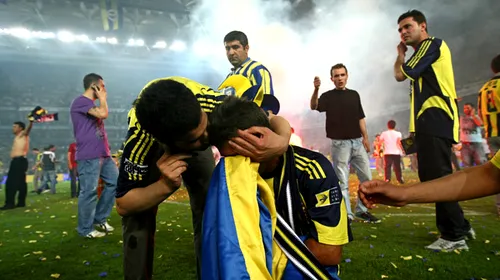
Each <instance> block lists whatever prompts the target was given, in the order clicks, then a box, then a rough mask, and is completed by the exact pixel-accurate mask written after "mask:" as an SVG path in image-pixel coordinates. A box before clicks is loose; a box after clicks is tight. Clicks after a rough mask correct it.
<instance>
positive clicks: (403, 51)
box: [397, 42, 408, 56]
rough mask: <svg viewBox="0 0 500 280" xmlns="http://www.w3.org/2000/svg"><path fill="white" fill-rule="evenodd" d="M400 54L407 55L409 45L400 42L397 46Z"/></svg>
mask: <svg viewBox="0 0 500 280" xmlns="http://www.w3.org/2000/svg"><path fill="white" fill-rule="evenodd" d="M397 50H398V54H399V55H403V56H404V55H406V51H407V50H408V47H407V46H406V44H405V43H404V42H400V43H399V45H398V46H397Z"/></svg>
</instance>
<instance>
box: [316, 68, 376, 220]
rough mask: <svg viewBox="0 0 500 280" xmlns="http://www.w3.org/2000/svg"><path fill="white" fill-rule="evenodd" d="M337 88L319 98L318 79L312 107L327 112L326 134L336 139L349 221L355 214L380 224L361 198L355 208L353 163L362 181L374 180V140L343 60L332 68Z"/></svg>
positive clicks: (334, 157)
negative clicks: (371, 156) (351, 177)
mask: <svg viewBox="0 0 500 280" xmlns="http://www.w3.org/2000/svg"><path fill="white" fill-rule="evenodd" d="M330 74H331V80H332V81H333V83H334V84H335V88H334V89H332V90H329V91H327V92H325V93H323V94H322V95H321V97H320V98H319V99H318V92H319V87H320V85H321V81H320V79H319V77H315V78H314V92H313V95H312V97H311V110H317V111H319V112H326V136H327V137H328V138H330V139H332V161H333V167H334V168H335V173H337V177H339V180H340V187H341V189H342V195H343V196H344V200H345V202H346V207H347V213H348V216H349V220H350V221H352V220H353V219H354V217H356V218H358V219H361V220H363V221H366V222H371V223H380V219H378V218H376V217H375V216H373V215H372V214H371V213H370V212H368V209H367V208H366V206H365V205H363V203H362V201H361V200H359V199H358V202H357V205H356V212H355V213H353V212H352V210H351V201H350V198H349V164H352V166H353V167H354V168H355V169H356V173H357V175H358V178H359V181H360V182H365V181H368V180H371V179H372V174H371V171H370V162H369V159H368V152H370V142H369V141H368V133H367V131H366V122H365V113H364V111H363V106H361V100H360V98H359V94H358V92H357V91H355V90H352V89H348V88H346V84H347V78H348V73H347V68H346V67H345V66H344V65H343V64H341V63H339V64H336V65H334V66H332V68H331V70H330Z"/></svg>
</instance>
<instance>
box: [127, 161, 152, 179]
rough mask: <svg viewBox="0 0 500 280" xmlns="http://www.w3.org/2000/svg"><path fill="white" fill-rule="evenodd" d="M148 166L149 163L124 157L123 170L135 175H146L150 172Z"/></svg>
mask: <svg viewBox="0 0 500 280" xmlns="http://www.w3.org/2000/svg"><path fill="white" fill-rule="evenodd" d="M148 167H149V166H147V165H140V164H135V163H133V162H132V161H130V160H129V159H127V158H126V159H124V161H123V170H125V172H127V173H129V174H133V175H144V174H146V173H147V172H148Z"/></svg>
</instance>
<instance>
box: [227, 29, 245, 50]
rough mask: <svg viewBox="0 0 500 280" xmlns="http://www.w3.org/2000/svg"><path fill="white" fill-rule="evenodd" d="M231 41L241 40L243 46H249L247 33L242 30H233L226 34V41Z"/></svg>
mask: <svg viewBox="0 0 500 280" xmlns="http://www.w3.org/2000/svg"><path fill="white" fill-rule="evenodd" d="M231 41H239V42H240V43H241V45H242V46H243V47H246V46H248V38H247V35H245V33H243V32H241V31H237V30H235V31H231V32H229V33H227V34H226V36H224V43H226V42H231Z"/></svg>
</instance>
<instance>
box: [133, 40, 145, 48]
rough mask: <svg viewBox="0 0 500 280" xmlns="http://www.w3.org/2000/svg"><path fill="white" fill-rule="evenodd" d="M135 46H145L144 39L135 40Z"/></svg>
mask: <svg viewBox="0 0 500 280" xmlns="http://www.w3.org/2000/svg"><path fill="white" fill-rule="evenodd" d="M135 45H136V46H138V47H142V46H144V40H142V39H137V40H135Z"/></svg>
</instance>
